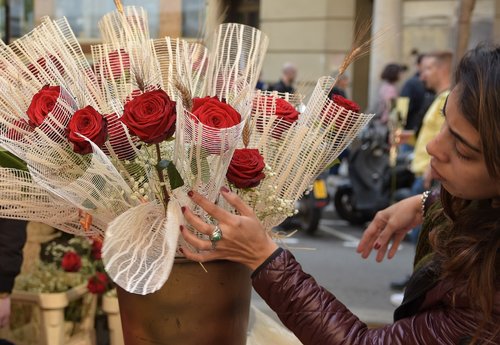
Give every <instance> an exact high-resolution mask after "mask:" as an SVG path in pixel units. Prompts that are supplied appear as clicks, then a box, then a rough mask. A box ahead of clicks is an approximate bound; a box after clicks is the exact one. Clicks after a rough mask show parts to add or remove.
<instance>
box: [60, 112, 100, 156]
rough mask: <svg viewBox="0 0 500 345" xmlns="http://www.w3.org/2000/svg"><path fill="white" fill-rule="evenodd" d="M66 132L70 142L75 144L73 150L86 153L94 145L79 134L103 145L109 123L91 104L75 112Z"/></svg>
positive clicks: (90, 150) (98, 144)
mask: <svg viewBox="0 0 500 345" xmlns="http://www.w3.org/2000/svg"><path fill="white" fill-rule="evenodd" d="M66 133H67V135H68V140H69V142H70V143H72V144H73V151H75V152H76V153H79V154H81V155H86V154H88V153H91V152H92V146H91V145H90V143H89V142H88V141H87V140H85V139H84V138H82V137H81V136H79V135H78V134H81V135H83V136H84V137H86V138H88V139H89V140H91V141H92V142H93V143H94V144H96V145H97V146H99V147H102V146H103V145H104V143H105V142H106V139H107V137H108V124H107V121H106V119H105V118H104V117H103V116H102V115H101V114H99V113H98V112H97V111H96V110H95V109H94V108H93V107H91V106H90V105H89V106H86V107H85V108H83V109H80V110H77V111H76V112H75V113H74V114H73V117H72V118H71V120H70V121H69V123H68V127H67V128H66Z"/></svg>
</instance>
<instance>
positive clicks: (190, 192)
mask: <svg viewBox="0 0 500 345" xmlns="http://www.w3.org/2000/svg"><path fill="white" fill-rule="evenodd" d="M193 195H194V193H193V191H192V190H190V191H189V192H188V197H190V198H192V197H193Z"/></svg>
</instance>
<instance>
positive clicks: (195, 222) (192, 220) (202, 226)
mask: <svg viewBox="0 0 500 345" xmlns="http://www.w3.org/2000/svg"><path fill="white" fill-rule="evenodd" d="M182 212H183V213H184V218H186V220H187V221H188V223H189V224H191V225H192V226H193V227H194V228H195V229H196V230H198V231H199V232H201V233H202V234H205V235H211V234H212V232H213V231H214V227H215V226H214V225H209V224H207V223H205V222H204V221H203V220H202V219H201V218H200V217H198V216H197V215H196V214H194V213H193V212H192V211H191V210H190V209H188V208H183V209H182Z"/></svg>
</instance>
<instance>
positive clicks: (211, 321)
mask: <svg viewBox="0 0 500 345" xmlns="http://www.w3.org/2000/svg"><path fill="white" fill-rule="evenodd" d="M203 266H204V267H205V269H206V272H205V271H204V269H203V268H202V266H201V265H200V264H199V263H197V262H192V261H188V260H185V259H176V261H175V263H174V265H173V268H172V272H171V274H170V277H169V279H168V280H167V282H166V283H165V285H164V286H163V287H162V288H161V289H160V290H159V291H156V292H155V293H152V294H148V295H137V294H132V293H128V292H126V291H125V290H123V289H121V288H117V294H118V301H119V305H120V315H121V321H122V328H123V335H124V340H125V344H126V345H143V344H144V345H145V344H183V345H199V344H204V345H210V344H217V345H245V344H246V340H247V327H248V319H249V309H250V297H251V282H250V270H249V269H248V268H246V267H245V266H243V265H240V264H237V263H233V262H229V261H215V262H209V263H205V264H203Z"/></svg>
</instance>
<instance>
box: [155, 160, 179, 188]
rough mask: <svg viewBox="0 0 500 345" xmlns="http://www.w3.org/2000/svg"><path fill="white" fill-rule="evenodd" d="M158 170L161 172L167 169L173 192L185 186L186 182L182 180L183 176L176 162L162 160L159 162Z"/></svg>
mask: <svg viewBox="0 0 500 345" xmlns="http://www.w3.org/2000/svg"><path fill="white" fill-rule="evenodd" d="M157 168H158V169H159V170H165V169H167V176H168V181H169V182H170V188H171V189H172V190H174V189H176V188H179V187H181V186H184V180H183V179H182V177H181V174H180V173H179V171H178V170H177V167H176V166H175V164H174V162H172V161H169V160H167V159H162V160H161V161H159V162H158V165H157Z"/></svg>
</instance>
